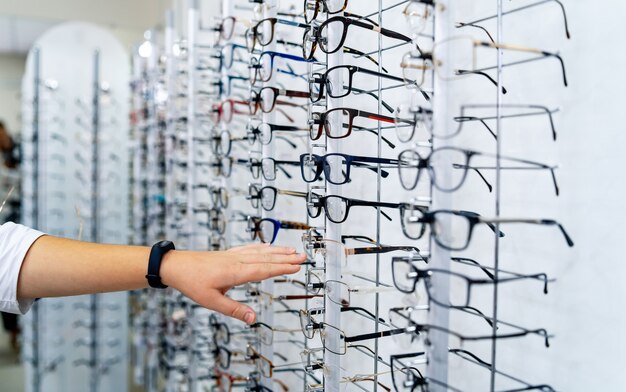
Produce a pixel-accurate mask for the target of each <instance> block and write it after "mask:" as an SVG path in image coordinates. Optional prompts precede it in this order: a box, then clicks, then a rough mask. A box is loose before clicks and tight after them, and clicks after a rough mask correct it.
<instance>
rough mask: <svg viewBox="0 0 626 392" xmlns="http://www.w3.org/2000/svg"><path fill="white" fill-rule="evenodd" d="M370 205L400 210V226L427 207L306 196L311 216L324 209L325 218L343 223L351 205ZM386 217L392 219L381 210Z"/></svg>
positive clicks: (420, 213)
mask: <svg viewBox="0 0 626 392" xmlns="http://www.w3.org/2000/svg"><path fill="white" fill-rule="evenodd" d="M355 206H358V207H372V208H395V209H399V210H400V217H401V218H402V226H403V229H404V225H405V224H408V223H409V222H411V217H413V216H414V214H416V213H417V212H418V211H419V216H421V215H423V214H424V213H425V212H426V211H427V210H428V207H426V206H419V205H414V204H409V203H385V202H374V201H366V200H358V199H349V198H347V197H342V196H335V195H331V196H320V195H317V194H315V193H314V192H309V194H308V197H307V211H308V213H309V216H310V217H311V218H317V217H318V216H319V215H320V213H321V210H322V209H324V213H325V214H326V218H327V219H328V220H329V221H331V222H333V223H343V222H345V221H346V220H347V219H348V215H349V213H350V208H352V207H355ZM381 214H382V215H383V216H384V217H385V218H386V219H387V220H392V219H391V217H389V215H387V214H385V213H384V212H382V211H381Z"/></svg>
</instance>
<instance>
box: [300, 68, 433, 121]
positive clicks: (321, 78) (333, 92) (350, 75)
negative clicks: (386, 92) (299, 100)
mask: <svg viewBox="0 0 626 392" xmlns="http://www.w3.org/2000/svg"><path fill="white" fill-rule="evenodd" d="M357 73H362V74H365V75H371V76H375V77H377V78H382V79H389V80H393V81H396V82H402V83H403V84H404V83H405V80H404V79H403V78H401V77H398V76H393V75H389V74H386V73H381V72H377V71H372V70H369V69H367V68H362V67H357V66H354V65H337V66H335V67H332V68H329V69H328V70H327V71H326V72H325V73H323V74H321V73H314V74H313V75H312V77H311V79H309V92H310V94H311V101H312V102H318V101H319V100H321V99H322V97H324V95H325V94H326V95H328V96H329V97H331V98H343V97H347V96H348V95H350V94H351V93H352V92H353V91H354V92H356V93H359V94H368V93H370V92H369V91H365V90H361V89H358V88H355V87H353V85H354V83H353V80H354V75H355V74H357ZM333 80H342V81H343V83H342V84H337V83H333V82H332V81H333ZM411 86H415V87H417V85H416V84H415V83H413V84H408V85H406V87H408V88H410V87H411ZM371 94H373V93H371ZM374 98H376V99H377V100H378V97H377V96H376V95H374ZM425 98H426V99H427V100H428V99H430V97H429V96H428V95H425ZM381 103H383V105H384V106H385V107H386V108H387V109H388V110H389V111H390V112H392V111H393V109H392V108H391V107H390V106H389V105H388V104H387V103H385V102H384V101H382V102H381Z"/></svg>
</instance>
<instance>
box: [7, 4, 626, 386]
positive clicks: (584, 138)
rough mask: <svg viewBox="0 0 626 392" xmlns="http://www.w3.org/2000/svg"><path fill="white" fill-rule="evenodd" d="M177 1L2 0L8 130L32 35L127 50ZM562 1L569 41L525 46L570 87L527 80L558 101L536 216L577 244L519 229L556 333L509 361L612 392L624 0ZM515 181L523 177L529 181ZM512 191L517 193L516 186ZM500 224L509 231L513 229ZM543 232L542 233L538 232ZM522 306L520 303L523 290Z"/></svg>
mask: <svg viewBox="0 0 626 392" xmlns="http://www.w3.org/2000/svg"><path fill="white" fill-rule="evenodd" d="M494 2H495V1H494ZM184 3H185V1H184V0H176V1H168V0H132V1H124V0H111V1H107V2H96V1H91V0H90V1H81V0H54V1H45V2H41V1H37V0H4V1H1V2H0V119H1V120H3V121H4V122H5V123H6V124H7V126H8V129H9V131H10V132H11V133H12V134H14V135H17V134H18V132H19V130H20V127H21V124H20V108H21V103H20V90H21V78H22V75H23V73H24V67H25V62H26V54H27V52H28V50H29V49H30V47H31V45H32V43H33V42H34V41H35V40H36V38H37V37H38V36H39V35H40V34H42V33H43V32H45V31H46V30H47V29H49V28H50V27H52V26H54V25H56V24H58V23H62V22H65V21H86V22H92V23H95V24H98V25H100V26H102V27H105V28H107V29H109V30H110V31H112V32H113V33H114V35H115V36H116V37H117V38H118V39H119V40H120V42H122V44H123V45H124V46H125V47H126V48H127V49H128V50H129V52H130V51H131V50H133V49H134V48H136V46H137V44H138V43H140V42H141V41H142V37H143V35H144V32H145V31H146V30H148V29H152V28H154V27H155V26H162V24H163V20H164V13H165V10H166V9H168V8H170V7H184V6H185V4H184ZM218 3H219V2H218V1H215V2H213V1H209V0H202V1H201V4H202V6H203V7H204V8H205V12H206V14H207V15H210V14H211V13H212V12H214V11H215V9H216V8H217V7H218ZM565 5H566V7H567V12H568V19H569V23H570V30H571V32H572V39H571V40H570V41H567V42H564V41H563V39H562V37H561V36H558V33H555V34H554V36H552V37H533V41H532V43H531V42H528V44H529V46H537V47H546V48H552V47H560V48H561V54H562V56H563V57H564V59H565V63H566V68H567V74H568V79H569V81H570V86H569V87H568V88H567V89H563V88H562V87H561V86H559V85H558V84H557V83H551V82H546V83H543V82H544V81H545V79H541V78H540V79H538V80H539V81H537V82H532V83H528V84H527V86H526V87H527V88H533V89H536V90H537V91H538V92H539V93H540V94H541V95H543V97H544V98H546V101H549V102H553V103H555V105H556V106H558V107H559V108H560V109H561V112H560V113H559V115H558V117H557V120H556V121H557V129H558V131H559V144H558V151H557V152H556V154H557V155H556V156H555V157H554V158H553V160H557V161H558V162H559V164H560V169H559V171H558V172H557V177H558V179H559V184H560V187H561V191H562V195H561V196H560V197H559V199H558V203H556V202H555V203H553V204H549V205H545V206H543V207H545V208H546V210H545V212H546V214H548V215H549V216H550V215H551V217H555V218H558V219H560V220H561V221H562V222H563V223H564V225H565V226H566V228H567V229H568V231H569V233H570V235H571V236H572V237H573V238H574V240H575V241H576V247H575V248H574V249H572V250H568V251H567V252H564V251H562V249H563V248H561V246H562V244H561V243H559V242H558V241H559V238H558V237H557V236H556V235H553V233H552V232H550V231H548V230H546V231H539V232H538V233H537V232H536V233H531V235H528V236H526V237H523V238H524V240H527V241H529V244H528V247H529V249H530V250H529V254H530V255H531V256H532V254H533V253H535V252H537V253H539V251H538V249H541V250H543V251H545V252H544V253H543V254H545V255H551V254H554V255H558V256H559V257H560V259H559V260H557V261H556V262H554V264H548V263H551V261H550V260H548V259H546V261H545V262H546V268H545V269H546V270H549V271H551V272H553V274H554V275H555V276H556V277H557V282H555V283H552V284H551V286H550V294H549V296H548V297H547V300H546V299H545V298H542V305H541V307H540V309H541V311H538V312H537V314H535V313H534V312H532V311H531V312H530V313H531V314H532V319H533V320H537V317H538V314H541V315H543V317H545V319H544V320H540V321H542V322H543V324H547V325H549V326H550V327H551V331H553V332H554V333H555V335H556V337H555V338H554V339H552V342H551V343H552V347H551V348H550V349H549V351H545V349H544V348H543V347H541V345H540V344H539V345H537V346H533V347H530V348H529V347H526V350H527V351H525V355H528V356H529V357H530V358H531V359H532V360H530V361H529V358H525V359H519V362H523V363H526V362H530V363H529V366H531V367H532V368H533V369H534V371H535V372H539V373H541V375H542V376H547V377H548V378H549V380H550V382H551V383H553V384H555V385H557V386H558V387H559V388H560V390H568V391H589V390H606V391H613V390H615V391H617V390H623V388H625V387H626V382H625V381H624V380H623V375H622V373H623V369H624V366H626V359H625V357H624V355H623V353H626V339H625V338H624V336H623V331H625V330H626V312H624V310H623V309H624V305H623V301H624V298H626V288H625V286H624V284H623V277H624V276H626V261H625V260H624V256H623V249H622V243H623V235H624V227H625V224H624V222H626V212H625V208H624V201H623V199H624V192H625V191H626V176H625V175H624V170H623V166H624V153H623V151H624V146H626V130H625V129H624V120H623V112H624V104H625V102H624V99H623V94H622V91H623V89H624V88H626V73H625V72H623V70H624V69H626V51H624V50H622V47H623V37H622V34H620V33H619V28H620V26H621V25H622V23H623V20H622V18H623V15H626V3H623V2H618V1H611V2H609V3H608V4H606V5H604V6H599V5H598V4H597V2H594V1H591V0H570V1H565ZM213 7H216V8H215V9H213ZM551 17H553V15H550V18H551ZM550 20H552V19H550ZM516 22H517V23H520V24H519V26H518V27H515V29H518V30H517V33H519V32H523V31H532V30H533V28H532V26H533V24H537V27H538V28H539V27H542V26H544V23H546V20H545V19H542V18H540V17H537V18H534V19H532V20H528V21H525V20H521V19H516ZM554 23H555V24H556V25H558V26H559V28H555V31H557V30H558V31H559V32H560V30H559V29H560V24H559V23H560V22H554ZM520 36H521V35H519V34H518V35H517V37H520ZM553 43H554V45H552V44H553ZM529 69H533V68H532V67H531V68H529ZM555 75H556V74H551V77H555ZM543 76H545V75H543ZM556 77H557V78H558V75H556ZM511 87H512V85H511ZM543 136H545V135H542V134H541V133H540V132H529V133H528V136H527V138H528V140H529V144H532V143H536V142H537V139H538V138H541V140H543V141H545V140H546V139H545V138H543ZM518 142H519V144H520V147H519V150H520V151H529V150H528V149H524V148H523V144H524V138H520V140H518ZM351 152H352V153H355V154H356V153H358V151H357V150H354V151H351ZM513 155H519V154H513ZM523 185H524V186H531V187H532V186H533V184H532V182H530V183H529V182H524V183H523ZM515 186H517V185H513V187H514V188H515ZM537 186H538V187H539V186H540V187H541V191H542V192H544V191H546V189H548V188H544V187H543V182H542V185H537ZM515 189H516V190H518V189H517V188H515ZM519 192H520V197H523V195H524V194H525V193H524V190H523V189H519ZM526 192H528V191H526ZM513 193H514V192H513ZM544 194H545V192H544ZM515 212H518V213H519V211H515ZM518 215H519V214H518ZM509 231H511V232H512V233H513V232H515V229H509ZM543 233H546V237H545V238H542V237H541V235H542V234H543ZM294 238H295V237H294ZM517 245H518V246H516V248H515V251H516V252H517V253H516V255H517V259H516V260H518V261H520V262H523V260H524V257H523V256H524V252H525V251H526V249H525V248H524V246H523V244H521V243H517ZM538 245H539V246H538ZM553 248H554V252H553V253H551V250H552V249H553ZM546 252H547V253H546ZM546 301H547V305H546ZM521 303H526V305H528V303H527V302H524V299H522V300H521ZM540 324H542V323H541V322H540ZM6 342H7V339H6V337H5V336H4V335H0V391H3V392H4V391H6V392H9V391H21V390H23V376H22V374H21V373H20V368H21V367H20V366H19V365H18V364H16V361H17V357H15V356H14V355H13V354H11V351H10V348H9V347H8V346H7V344H6ZM532 343H533V344H534V343H536V342H534V341H533V342H532ZM508 355H510V356H509V357H507V358H505V359H504V360H505V361H507V363H510V364H515V363H516V362H517V361H518V359H517V358H516V357H515V354H514V353H509V354H508ZM545 358H549V359H545ZM544 378H545V377H544ZM539 379H541V377H539Z"/></svg>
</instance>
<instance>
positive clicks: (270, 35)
mask: <svg viewBox="0 0 626 392" xmlns="http://www.w3.org/2000/svg"><path fill="white" fill-rule="evenodd" d="M277 23H278V24H284V25H287V26H293V27H300V28H305V29H306V28H308V27H309V26H308V25H307V24H304V23H298V22H293V21H291V20H286V19H278V18H266V19H262V20H260V21H259V22H258V23H257V24H256V25H254V26H252V27H250V28H249V29H248V30H246V47H247V48H248V51H250V52H252V51H254V49H255V48H256V45H257V44H259V45H260V46H267V45H269V44H270V43H271V42H272V40H273V39H274V29H275V26H276V24H277ZM307 58H311V57H307Z"/></svg>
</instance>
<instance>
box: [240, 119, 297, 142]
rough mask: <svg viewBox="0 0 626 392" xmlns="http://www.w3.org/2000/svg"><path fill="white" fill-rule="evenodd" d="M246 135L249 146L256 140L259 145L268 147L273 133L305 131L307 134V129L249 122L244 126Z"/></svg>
mask: <svg viewBox="0 0 626 392" xmlns="http://www.w3.org/2000/svg"><path fill="white" fill-rule="evenodd" d="M246 131H247V134H248V140H249V141H250V144H254V142H255V141H256V140H259V141H260V142H261V144H264V145H268V144H270V143H271V142H272V137H273V134H274V132H294V131H305V132H308V131H309V128H304V127H298V126H294V125H278V124H268V123H264V122H259V121H254V120H251V121H250V122H248V125H247V126H246Z"/></svg>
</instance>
